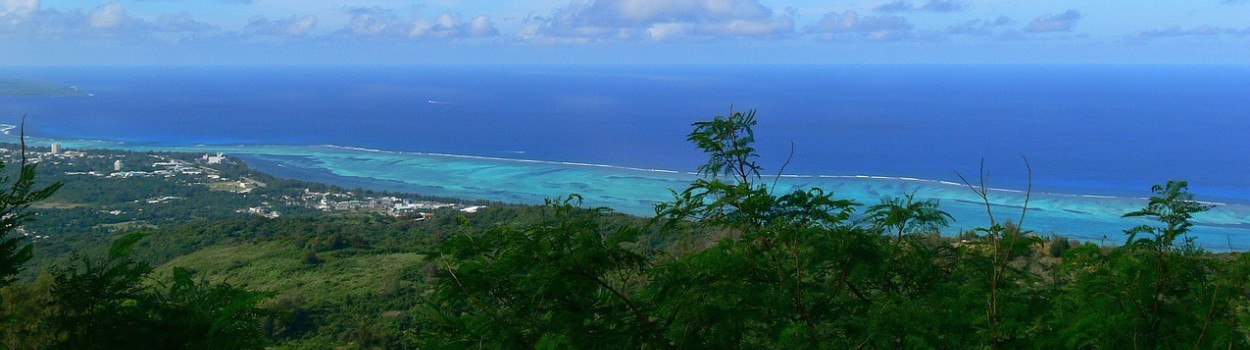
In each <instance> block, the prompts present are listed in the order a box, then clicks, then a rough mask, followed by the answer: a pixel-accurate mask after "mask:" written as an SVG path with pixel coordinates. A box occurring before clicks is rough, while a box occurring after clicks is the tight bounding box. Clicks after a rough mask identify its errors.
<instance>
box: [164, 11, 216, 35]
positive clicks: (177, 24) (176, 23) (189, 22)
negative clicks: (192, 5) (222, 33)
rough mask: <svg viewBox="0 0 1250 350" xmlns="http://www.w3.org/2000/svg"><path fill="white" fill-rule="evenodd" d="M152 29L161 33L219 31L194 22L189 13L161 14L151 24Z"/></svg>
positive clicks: (211, 26)
mask: <svg viewBox="0 0 1250 350" xmlns="http://www.w3.org/2000/svg"><path fill="white" fill-rule="evenodd" d="M152 29H154V30H156V31H161V32H209V31H215V30H219V29H221V28H218V27H217V26H215V25H211V24H208V23H204V22H200V21H196V20H195V18H193V17H191V14H190V13H186V12H183V13H179V14H163V15H160V16H158V17H156V20H155V21H153V22H152Z"/></svg>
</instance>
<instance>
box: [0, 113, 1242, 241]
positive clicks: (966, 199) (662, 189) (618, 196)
mask: <svg viewBox="0 0 1250 350" xmlns="http://www.w3.org/2000/svg"><path fill="white" fill-rule="evenodd" d="M0 140H4V141H6V142H14V141H16V139H15V137H13V136H12V135H6V136H3V138H0ZM60 142H61V144H62V145H63V147H65V148H68V149H93V148H101V149H121V150H130V151H149V150H151V151H174V152H196V153H215V152H225V153H226V154H227V155H228V156H233V157H238V158H241V159H245V160H246V161H248V163H249V164H251V165H252V166H254V167H256V168H258V169H260V170H263V171H266V172H269V173H271V174H274V175H277V176H281V177H288V178H298V179H303V180H311V181H318V182H325V183H330V184H335V185H340V186H345V187H349V188H354V187H361V188H368V189H374V190H387V191H397V192H408V193H417V194H422V195H433V196H448V197H458V198H465V199H481V200H491V201H501V202H509V203H524V204H540V203H542V202H543V201H544V200H545V199H547V198H554V197H561V196H567V195H569V194H573V193H576V194H579V195H581V196H582V197H583V198H584V206H587V207H608V208H611V209H613V210H616V211H619V212H624V213H629V214H634V215H641V216H651V215H654V209H653V208H654V206H655V204H657V203H661V202H664V201H668V200H671V199H672V192H671V191H672V190H680V189H683V188H685V187H686V186H687V185H688V184H689V183H690V181H692V180H693V179H694V178H695V175H694V174H692V173H689V172H681V171H672V170H664V169H641V168H630V167H620V166H611V165H600V164H586V163H573V162H551V161H536V160H525V159H508V158H496V157H479V156H466V155H451V154H435V153H419V152H392V151H382V150H372V149H363V148H353V147H341V146H332V145H311V146H294V145H193V146H152V145H143V144H136V143H124V142H109V141H60ZM29 143H30V144H32V145H38V146H47V145H49V144H50V143H51V141H49V140H46V139H38V138H32V139H30V141H29ZM974 171H975V169H974ZM967 175H969V176H970V177H969V178H970V179H971V180H973V181H976V178H975V176H976V174H975V173H973V174H967ZM764 180H765V181H768V182H771V181H772V180H774V179H773V178H765V179H764ZM776 180H777V186H776V190H775V191H776V192H778V193H782V192H789V191H793V190H796V189H802V188H811V187H820V188H822V189H824V190H825V191H832V192H833V193H834V194H835V196H836V197H838V198H848V199H852V200H855V201H857V202H859V203H861V204H866V205H871V204H875V203H877V202H878V201H880V199H881V198H883V197H888V196H901V195H903V194H906V193H911V192H915V193H916V196H917V197H919V198H933V199H938V200H939V201H941V206H942V208H943V209H944V210H946V211H948V212H950V213H951V214H952V215H953V216H954V217H955V218H956V221H955V222H954V223H953V224H952V225H951V227H950V228H948V229H947V230H946V231H945V233H948V234H953V233H956V232H958V231H963V230H969V229H972V228H975V227H979V226H986V225H988V222H989V219H988V216H987V214H986V211H985V207H984V205H983V204H982V202H981V201H980V199H979V197H977V195H976V193H975V192H974V191H973V190H971V189H969V188H968V187H967V186H965V185H963V184H961V183H956V182H953V181H939V180H928V179H919V178H905V177H883V176H871V175H847V176H825V175H822V176H804V175H783V176H780V177H779V178H777V179H776ZM993 181H994V178H992V177H991V178H989V181H988V182H989V185H990V186H991V191H990V200H991V203H992V206H993V208H994V213H995V216H996V218H997V219H998V220H1000V221H1004V220H1008V219H1010V220H1012V221H1020V220H1021V218H1020V214H1021V209H1022V206H1023V205H1024V204H1025V199H1026V193H1025V191H1020V190H1007V189H993V188H992V186H993V184H994V182H993ZM1147 196H1149V192H1147V191H1145V190H1143V194H1142V196H1141V197H1114V196H1095V195H1075V194H1058V193H1032V195H1031V196H1030V198H1029V201H1028V206H1029V210H1028V213H1027V215H1026V216H1025V217H1024V218H1023V222H1024V227H1025V228H1026V229H1029V230H1032V231H1035V232H1038V233H1042V234H1048V233H1059V234H1062V235H1065V236H1068V237H1073V238H1079V239H1082V240H1087V241H1093V242H1104V243H1106V244H1121V243H1123V241H1124V239H1125V235H1124V234H1123V230H1125V229H1128V228H1130V227H1134V226H1137V225H1141V224H1148V223H1150V221H1146V220H1142V219H1135V218H1122V217H1121V215H1122V214H1124V213H1126V212H1129V211H1133V210H1137V209H1139V208H1141V207H1142V206H1144V205H1145V203H1146V197H1147ZM1213 204H1217V206H1216V207H1215V208H1214V209H1212V210H1211V211H1208V212H1205V213H1201V214H1199V215H1197V216H1196V217H1195V219H1194V221H1195V224H1196V225H1195V226H1194V228H1193V231H1192V235H1193V236H1194V237H1195V239H1196V241H1197V242H1198V244H1200V245H1201V246H1203V247H1204V248H1207V249H1211V250H1228V249H1233V250H1247V249H1250V206H1247V205H1242V204H1229V203H1213Z"/></svg>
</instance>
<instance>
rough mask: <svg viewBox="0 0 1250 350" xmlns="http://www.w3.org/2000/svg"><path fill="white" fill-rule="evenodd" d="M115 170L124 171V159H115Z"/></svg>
mask: <svg viewBox="0 0 1250 350" xmlns="http://www.w3.org/2000/svg"><path fill="white" fill-rule="evenodd" d="M113 171H122V160H121V159H118V160H115V161H113Z"/></svg>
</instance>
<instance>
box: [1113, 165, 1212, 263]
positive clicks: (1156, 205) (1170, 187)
mask: <svg viewBox="0 0 1250 350" xmlns="http://www.w3.org/2000/svg"><path fill="white" fill-rule="evenodd" d="M1188 187H1189V183H1188V182H1185V181H1168V183H1167V185H1154V186H1153V187H1151V188H1150V191H1151V192H1153V193H1154V194H1155V195H1154V196H1152V197H1150V202H1149V203H1148V204H1147V205H1146V207H1145V208H1142V209H1141V210H1136V211H1133V212H1129V213H1127V214H1124V217H1150V218H1154V219H1156V220H1158V221H1159V223H1161V224H1163V226H1150V225H1141V226H1137V227H1134V228H1132V229H1129V230H1126V231H1124V233H1125V234H1127V235H1128V243H1127V244H1130V245H1134V246H1137V247H1140V248H1144V249H1150V250H1154V251H1160V252H1163V251H1168V250H1170V249H1171V248H1172V247H1173V246H1174V245H1175V242H1176V238H1178V237H1181V238H1182V239H1183V240H1184V242H1183V243H1182V246H1183V247H1186V248H1192V247H1193V241H1192V239H1191V238H1190V237H1189V235H1188V233H1189V228H1190V227H1192V226H1193V224H1192V223H1190V222H1189V219H1191V218H1193V214H1195V213H1199V212H1204V211H1207V210H1208V209H1211V207H1213V206H1211V205H1205V204H1202V203H1198V202H1197V201H1194V195H1193V194H1191V193H1189V190H1188ZM1143 234H1145V235H1149V237H1140V238H1139V237H1138V236H1140V235H1143Z"/></svg>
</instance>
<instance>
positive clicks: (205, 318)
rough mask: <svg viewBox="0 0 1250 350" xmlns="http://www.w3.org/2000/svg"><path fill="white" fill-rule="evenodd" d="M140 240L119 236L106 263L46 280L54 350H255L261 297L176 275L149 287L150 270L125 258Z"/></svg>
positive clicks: (86, 261) (82, 264)
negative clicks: (49, 283) (51, 283)
mask: <svg viewBox="0 0 1250 350" xmlns="http://www.w3.org/2000/svg"><path fill="white" fill-rule="evenodd" d="M145 236H147V234H142V233H135V234H129V235H126V236H123V237H122V238H119V239H118V240H117V241H115V242H114V243H113V246H112V248H111V249H110V250H109V252H108V255H107V258H105V259H91V258H86V257H83V258H80V259H79V264H77V265H75V266H72V267H70V268H67V269H58V270H56V271H54V272H53V276H54V279H55V283H56V284H55V286H54V287H53V290H52V303H51V305H50V308H49V309H50V310H51V311H52V314H51V315H49V318H50V320H51V322H50V323H51V328H52V329H51V330H50V333H52V334H54V335H55V339H56V343H55V344H54V346H53V347H54V348H60V349H261V348H263V347H264V345H265V343H266V340H265V338H264V336H265V334H264V332H263V331H262V329H261V327H260V320H261V318H262V317H265V316H266V315H267V312H265V311H264V310H262V309H260V308H259V304H260V302H261V301H263V300H265V299H266V298H268V297H269V294H267V293H260V292H253V291H248V290H245V289H241V288H236V287H233V286H230V285H228V284H212V283H209V282H207V281H202V280H201V281H196V280H194V279H193V278H192V273H191V272H190V271H189V270H186V269H182V268H175V269H174V271H173V281H172V283H170V284H168V285H164V284H162V283H159V282H158V283H156V284H157V285H162V286H163V288H155V287H151V286H149V285H148V284H147V282H149V281H150V277H149V275H150V274H151V273H152V267H151V266H149V265H148V264H147V263H144V262H141V261H137V260H135V259H133V258H132V255H133V252H132V246H133V245H134V244H135V243H137V242H139V240H141V239H143V237H145Z"/></svg>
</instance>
